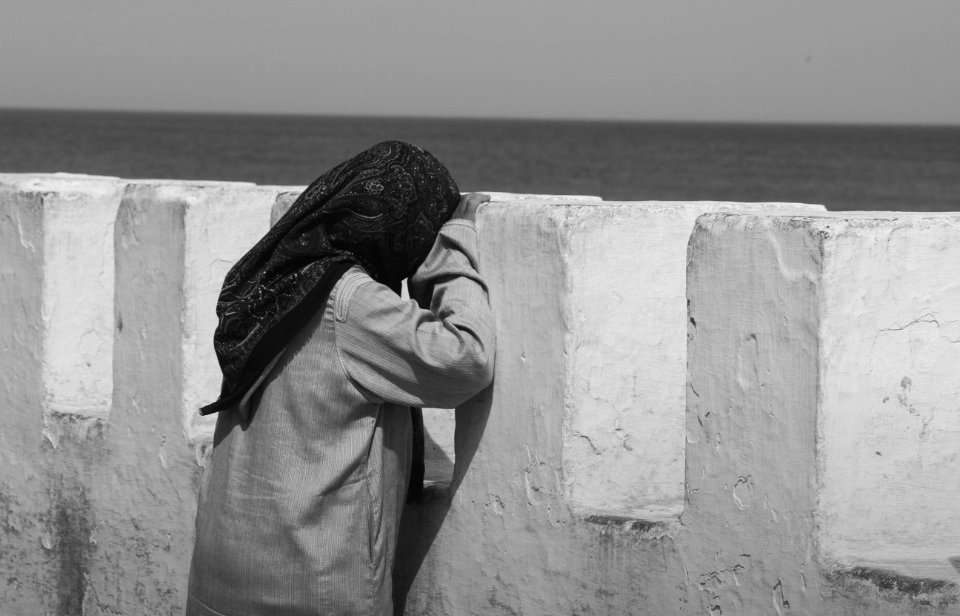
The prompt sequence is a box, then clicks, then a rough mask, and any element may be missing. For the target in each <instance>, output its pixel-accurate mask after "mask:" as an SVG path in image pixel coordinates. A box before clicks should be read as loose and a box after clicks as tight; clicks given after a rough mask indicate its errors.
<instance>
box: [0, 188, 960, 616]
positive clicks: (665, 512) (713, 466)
mask: <svg viewBox="0 0 960 616" xmlns="http://www.w3.org/2000/svg"><path fill="white" fill-rule="evenodd" d="M298 192H299V188H296V187H258V186H253V185H249V184H231V183H204V182H160V181H135V182H128V181H123V180H118V179H115V178H91V177H83V176H64V175H53V176H16V175H0V351H2V353H0V413H2V414H3V417H4V430H3V431H0V461H2V462H3V465H2V467H0V522H2V527H0V614H8V613H9V614H63V615H67V614H176V613H182V609H183V603H184V592H185V586H186V573H187V567H188V564H189V563H188V559H189V555H190V551H191V548H192V542H193V515H194V510H195V507H196V500H195V492H196V486H197V481H198V479H199V475H200V473H201V471H202V466H201V465H202V463H203V460H204V455H205V451H206V449H207V448H208V447H209V440H210V436H211V434H210V432H211V427H212V426H211V425H210V423H209V422H206V421H202V420H199V418H198V417H197V416H196V414H195V412H194V411H195V407H196V406H197V405H198V404H200V403H201V402H203V401H205V400H206V399H210V398H212V397H213V396H215V395H216V392H217V385H218V371H217V367H216V363H215V361H214V360H213V355H212V353H211V352H210V349H209V347H208V346H207V345H206V344H205V343H204V341H205V340H207V341H208V340H209V339H210V336H211V335H212V332H213V328H214V326H215V323H216V321H215V318H214V314H213V302H214V299H215V297H216V294H217V291H218V288H219V284H220V280H221V279H222V276H223V275H224V273H225V272H226V270H227V268H228V267H229V266H230V264H231V263H232V262H233V261H234V260H235V259H236V258H238V257H239V256H240V254H242V252H243V251H244V250H246V248H247V247H248V246H249V245H251V244H252V243H253V242H254V241H255V240H256V239H257V238H258V237H259V236H260V235H261V234H262V233H263V232H264V231H265V230H266V229H267V228H268V225H269V224H270V218H271V216H272V217H274V218H275V217H277V216H279V215H280V214H281V213H282V212H283V211H284V210H285V209H286V207H289V204H290V203H291V202H292V200H293V199H294V198H295V197H296V195H297V194H298ZM493 197H494V199H493V203H492V204H491V205H489V206H487V207H486V208H485V209H484V210H483V211H482V212H481V215H480V220H479V223H478V224H479V227H480V231H481V237H482V240H481V241H482V255H481V258H482V260H483V263H482V265H483V269H484V272H485V274H486V276H487V278H488V281H489V283H490V288H491V297H492V301H493V304H494V309H495V311H496V318H497V322H498V327H499V340H500V348H499V351H498V366H497V376H496V380H495V382H494V385H493V386H492V387H491V389H490V390H488V391H486V392H484V393H483V394H482V395H480V396H478V397H477V398H476V399H474V400H472V401H471V402H470V403H468V404H466V405H464V407H463V408H460V409H457V410H456V412H455V422H454V421H453V415H452V414H451V413H450V412H449V411H448V412H443V411H436V412H435V413H434V415H433V417H434V419H433V420H430V421H431V422H432V423H431V425H430V426H428V428H430V429H432V435H431V436H433V437H434V438H433V441H434V454H435V461H437V462H438V464H439V465H440V466H442V467H443V468H442V471H438V474H437V477H438V478H440V479H442V481H439V485H443V484H445V483H449V487H448V488H445V489H443V488H439V487H438V488H437V489H433V490H430V491H428V498H427V499H426V500H425V501H424V502H422V503H420V504H417V505H415V506H411V507H410V508H408V511H407V515H406V516H405V518H404V521H403V524H404V530H403V533H402V538H401V548H400V554H401V557H400V560H399V562H398V563H397V571H396V578H397V584H396V589H397V599H398V601H397V604H398V606H401V607H402V606H404V605H405V606H406V607H407V613H409V614H438V615H439V614H445V615H460V614H529V615H532V614H551V615H552V614H582V615H583V614H673V613H695V614H702V613H708V614H722V613H728V614H730V613H734V614H736V613H741V614H780V615H781V616H782V615H783V614H786V613H791V612H792V613H808V614H837V615H839V614H864V615H865V614H880V615H885V614H890V615H892V614H926V613H930V614H933V613H937V614H942V613H960V609H958V604H957V598H956V587H955V586H954V585H953V582H954V581H955V576H954V577H952V575H953V574H952V565H950V558H951V557H952V556H954V555H960V550H958V549H955V546H956V534H957V529H956V528H955V524H953V520H954V519H955V516H953V515H952V514H953V512H954V511H955V509H956V507H955V506H953V505H952V503H953V502H954V501H952V500H951V498H954V497H953V494H954V493H956V492H957V487H958V486H956V485H955V484H956V479H955V478H956V477H957V476H960V474H958V473H956V470H958V469H957V468H956V464H957V457H956V456H955V455H954V453H953V452H955V451H956V449H957V447H956V445H957V442H956V434H957V430H956V421H955V419H956V413H955V409H954V406H953V404H954V403H953V402H952V400H955V399H956V395H955V389H956V387H957V384H956V377H955V376H954V375H955V374H956V373H957V370H956V369H955V368H957V367H960V358H958V357H956V356H955V355H954V353H955V351H954V347H956V345H955V344H953V342H954V340H955V339H957V338H960V333H957V332H954V331H953V328H955V326H956V323H960V315H955V314H953V312H952V310H954V309H953V308H952V306H951V304H953V305H960V304H958V303H957V302H956V301H954V300H955V299H960V298H953V295H951V294H955V292H956V285H955V284H954V283H953V282H951V281H950V280H948V279H947V278H945V274H944V272H945V271H948V270H949V271H955V265H953V260H957V256H956V253H955V252H954V250H953V248H952V246H953V245H956V244H957V243H956V242H955V240H954V239H953V236H952V235H951V233H954V229H955V228H956V221H954V220H953V219H952V218H951V217H941V218H939V219H937V220H928V219H927V218H925V217H915V218H912V219H910V220H909V221H906V219H905V218H904V217H901V216H887V217H886V219H885V220H886V221H887V222H884V223H876V224H873V223H871V225H872V226H871V225H867V224H861V223H859V222H850V221H847V220H846V219H842V218H837V217H836V216H832V217H831V216H829V215H826V214H818V213H817V211H818V210H819V209H820V208H818V207H816V206H799V205H790V204H749V205H747V204H718V203H608V202H602V201H599V200H597V199H595V198H588V197H550V196H545V195H509V194H505V193H495V194H494V195H493ZM717 211H726V212H746V213H752V214H753V215H747V214H741V215H718V214H711V215H708V216H706V217H703V218H701V219H700V222H699V223H698V226H697V228H696V230H695V231H694V235H693V238H692V240H691V243H690V250H689V259H688V253H687V240H688V237H689V236H690V233H691V230H693V228H694V221H695V219H696V217H697V216H698V215H700V214H702V213H705V212H717ZM788 211H799V212H802V213H803V215H802V216H793V217H785V216H783V215H782V214H784V213H785V212H788ZM880 218H882V217H880ZM824 221H826V222H824ZM904 263H906V264H912V265H911V266H910V267H907V268H906V269H904V268H903V267H902V264H904ZM858 264H870V267H865V266H864V267H859V266H858ZM891 281H894V282H891ZM884 285H887V286H884ZM888 287H889V288H888ZM894 287H895V288H894ZM944 287H946V290H945V291H941V289H942V288H944ZM951 298H953V299H951ZM687 303H689V311H688V309H687V305H686V304H687ZM868 342H869V344H870V345H871V346H870V348H869V349H867V347H866V346H864V345H866V344H867V343H868ZM867 351H869V352H867ZM885 358H887V359H888V360H887V361H885ZM889 358H893V359H889ZM688 364H689V365H688ZM901 367H902V368H903V370H901V369H900V368H901ZM900 372H903V374H900ZM865 374H866V375H867V376H864V375H865ZM905 377H906V378H905ZM891 379H894V380H895V381H896V382H893V381H892V380H891ZM907 379H909V380H907ZM832 383H836V385H833V384H832ZM951 387H952V388H954V389H950V388H951ZM888 390H889V391H888ZM884 397H888V400H886V401H884V399H883V398H884ZM431 426H432V427H431ZM876 451H880V452H881V454H883V455H881V456H877V455H876V453H875V452H876ZM871 456H873V457H871ZM888 457H889V458H890V459H889V460H887V458H888ZM454 458H455V460H454ZM879 458H883V459H882V460H880V459H879ZM451 460H453V462H452V463H451ZM835 460H839V463H837V462H835ZM898 461H899V462H902V464H900V463H897V462H898ZM850 464H853V465H854V467H853V469H851V468H849V467H848V466H849V465H850ZM451 467H452V470H451ZM438 468H439V466H438ZM904 469H905V471H904V472H905V474H904V475H902V476H897V477H894V478H892V480H891V473H893V472H895V471H896V472H899V471H901V470H904ZM444 473H445V475H444ZM441 475H442V477H441ZM851 477H853V479H851ZM861 480H862V481H861ZM951 482H952V483H951ZM848 488H850V489H853V490H856V499H855V500H853V501H852V500H851V499H849V498H848V499H844V497H843V494H844V490H845V489H848ZM874 494H882V499H881V498H878V497H875V496H873V495H874ZM871 499H872V500H871ZM867 507H869V509H867ZM898 516H899V517H898ZM861 518H862V519H861ZM865 521H869V522H871V523H864V522H865ZM891 528H896V529H897V530H896V531H893V532H895V533H898V534H897V537H898V538H899V539H898V540H899V542H897V541H893V542H891V541H889V539H890V538H891V536H892V535H891V532H892V531H891V530H890V529H891ZM934 529H936V532H939V534H937V535H936V536H934V537H933V538H931V534H932V533H934ZM901 535H902V536H901ZM891 546H892V547H891ZM945 563H946V564H945Z"/></svg>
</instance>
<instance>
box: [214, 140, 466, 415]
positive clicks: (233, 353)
mask: <svg viewBox="0 0 960 616" xmlns="http://www.w3.org/2000/svg"><path fill="white" fill-rule="evenodd" d="M459 200H460V193H459V190H458V188H457V185H456V183H455V182H454V181H453V178H452V177H451V176H450V173H449V172H448V171H447V169H446V167H444V166H443V164H442V163H441V162H440V161H439V160H437V159H436V158H435V157H434V156H433V155H432V154H430V153H429V152H426V151H424V150H422V149H420V148H418V147H416V146H414V145H411V144H408V143H403V142H400V141H385V142H382V143H378V144H377V145H375V146H373V147H371V148H369V149H367V150H365V151H363V152H361V153H360V154H358V155H356V156H355V157H353V158H351V159H350V160H348V161H346V162H343V163H341V164H340V165H337V166H336V167H334V168H333V169H331V170H330V171H328V172H326V173H324V174H323V175H321V176H320V177H319V178H317V179H316V180H314V182H313V183H312V184H310V185H309V186H308V187H307V189H306V190H305V191H304V192H303V193H302V194H301V195H300V196H299V197H298V198H297V200H296V201H295V202H294V203H293V205H292V206H291V207H290V209H289V210H288V211H287V213H286V214H284V215H283V217H282V218H281V219H280V220H279V221H277V224H276V225H274V226H273V227H272V228H271V229H270V231H269V232H268V233H267V234H266V235H265V236H264V237H263V238H262V239H261V240H260V241H259V242H257V244H256V245H255V246H254V247H253V248H251V249H250V251H249V252H247V254H245V255H244V256H243V257H242V258H241V259H240V260H239V261H238V262H237V263H236V264H235V265H234V266H233V267H232V268H231V269H230V271H229V272H228V273H227V276H226V278H225V280H224V283H223V288H222V290H221V291H220V297H219V299H218V301H217V316H218V318H219V324H218V325H217V329H216V332H215V334H214V338H213V345H214V349H215V351H216V354H217V359H218V360H219V362H220V369H221V370H222V372H223V385H222V387H221V391H220V397H219V398H218V399H217V400H216V401H215V402H213V403H211V404H208V405H207V406H205V407H203V408H201V409H200V414H201V415H208V414H211V413H216V412H218V411H221V410H224V409H227V408H230V407H231V406H234V405H235V404H236V403H238V402H239V401H240V400H241V398H242V397H243V396H244V395H245V394H246V393H247V391H248V390H249V389H250V387H251V385H252V384H253V383H254V381H256V379H257V377H258V376H259V375H260V373H261V371H262V370H263V369H264V368H265V367H266V366H267V365H268V364H269V363H270V361H271V360H272V359H273V358H274V357H275V356H276V355H277V354H278V353H279V352H280V351H282V350H283V348H284V347H285V346H286V344H287V343H288V342H289V341H290V340H291V339H292V338H293V336H294V335H295V334H296V333H297V331H299V330H300V329H301V328H302V327H303V326H304V325H305V324H306V323H307V322H308V321H309V320H310V319H311V318H312V317H313V316H314V315H315V314H316V311H317V310H319V309H321V308H322V307H323V305H324V302H325V301H326V299H327V296H328V295H329V293H330V290H331V289H332V288H333V285H334V284H335V283H336V282H337V280H338V279H339V278H340V276H341V275H342V274H343V273H344V272H345V271H346V270H347V269H348V268H350V267H351V266H353V265H359V266H361V267H362V268H363V269H364V270H365V271H366V272H367V274H369V275H370V277H371V278H373V279H374V280H376V281H377V282H380V283H382V284H384V285H387V286H388V287H390V288H391V289H393V290H394V291H396V292H399V289H400V283H401V281H402V280H403V279H404V278H407V277H408V276H410V275H412V274H413V272H415V271H416V269H417V267H418V266H419V265H420V263H422V261H423V260H424V259H425V258H426V255H427V253H428V252H429V251H430V248H431V247H432V246H433V243H434V241H435V240H436V237H437V234H438V233H439V231H440V227H441V226H442V225H443V223H445V222H446V221H447V220H449V218H450V216H451V215H452V214H453V210H454V209H456V207H457V204H458V203H459Z"/></svg>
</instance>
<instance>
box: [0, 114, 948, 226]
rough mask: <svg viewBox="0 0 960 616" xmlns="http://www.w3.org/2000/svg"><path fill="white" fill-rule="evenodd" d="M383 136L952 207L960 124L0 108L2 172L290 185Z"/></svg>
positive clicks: (526, 161) (706, 180)
mask: <svg viewBox="0 0 960 616" xmlns="http://www.w3.org/2000/svg"><path fill="white" fill-rule="evenodd" d="M384 139H401V140H404V141H411V142H414V143H417V144H419V145H421V146H423V147H424V148H426V149H428V150H430V151H431V152H433V153H434V154H436V155H437V156H438V157H439V158H440V159H441V160H443V161H444V162H445V163H446V164H447V166H448V167H449V168H450V170H451V172H452V173H453V175H454V177H455V178H456V179H457V182H458V184H459V185H460V187H461V189H462V190H477V189H486V190H498V191H508V192H535V193H554V194H589V195H599V196H602V197H603V198H604V199H610V200H651V199H653V200H719V201H794V202H806V203H822V204H824V205H826V206H827V207H829V208H830V209H833V210H844V209H848V210H849V209H857V210H863V209H881V210H917V211H923V210H927V211H960V127H876V126H814V125H750V124H681V123H641V122H558V121H521V120H461V119H456V120H452V119H401V118H365V117H327V116H270V115H214V114H168V113H162V114H161V113H116V112H64V111H19V110H0V171H3V172H54V171H68V172H74V173H91V174H100V175H114V176H120V177H124V178H177V179H204V180H235V181H247V182H255V183H258V184H290V185H304V184H307V183H309V182H310V181H311V180H313V179H314V178H315V177H316V176H317V175H319V174H320V173H321V172H323V171H324V170H326V169H328V168H330V167H331V166H333V165H334V164H336V163H338V162H340V161H342V160H344V159H346V158H348V157H350V156H352V155H353V154H355V153H357V152H359V151H360V150H362V149H364V148H366V147H368V146H370V145H372V144H373V143H376V142H377V141H382V140H384Z"/></svg>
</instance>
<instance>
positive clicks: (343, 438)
mask: <svg viewBox="0 0 960 616" xmlns="http://www.w3.org/2000/svg"><path fill="white" fill-rule="evenodd" d="M487 199H488V197H486V196H485V195H476V194H468V195H460V193H459V191H458V189H457V186H456V183H455V182H454V181H453V179H452V178H451V177H450V174H449V173H448V171H447V170H446V168H445V167H444V166H443V165H442V164H441V163H440V162H439V161H438V160H437V159H436V158H435V157H434V156H432V155H431V154H429V153H428V152H426V151H424V150H422V149H420V148H418V147H416V146H413V145H410V144H406V143H402V142H397V141H389V142H384V143H379V144H377V145H375V146H373V147H372V148H370V149H368V150H365V151H364V152H361V153H360V154H358V155H357V156H355V157H354V158H352V159H350V160H348V161H346V162H344V163H342V164H340V165H338V166H337V167H335V168H333V169H332V170H330V171H328V172H327V173H325V174H323V175H322V176H320V177H319V178H318V179H317V180H316V181H314V182H313V183H312V184H311V185H310V186H308V187H307V189H306V190H305V191H304V192H303V194H301V195H300V197H299V198H298V199H297V200H296V202H295V203H294V204H293V206H292V207H291V208H290V210H289V211H288V212H287V213H286V214H285V215H284V216H283V217H282V218H281V219H280V220H279V221H278V222H277V224H276V225H274V227H273V228H272V229H271V230H270V231H269V232H268V233H267V235H266V236H264V238H263V239H261V240H260V241H259V242H258V243H257V244H256V245H255V246H254V247H253V248H252V249H251V250H250V251H249V252H248V253H247V254H246V255H245V256H244V257H243V258H241V259H240V260H239V261H238V262H237V264H236V265H235V266H234V267H233V268H232V269H231V270H230V272H229V273H228V274H227V277H226V279H225V281H224V285H223V289H222V291H221V294H220V297H219V300H218V303H217V313H218V316H219V324H218V327H217V331H216V333H215V336H214V347H215V349H216V351H217V356H218V359H219V361H220V365H221V369H222V371H223V385H222V388H221V393H220V397H219V399H218V400H217V401H216V402H214V403H212V404H210V405H208V406H206V407H204V408H203V409H201V413H203V414H209V413H213V412H218V413H219V415H218V416H217V425H216V430H215V434H214V446H213V450H212V453H211V456H210V459H209V461H208V463H207V465H206V467H205V469H204V472H203V476H202V479H201V485H200V491H199V502H198V507H197V517H196V542H195V546H194V552H193V558H192V561H191V566H190V575H189V589H188V597H187V609H186V613H187V614H188V615H189V616H216V615H229V616H241V615H253V614H264V615H265V614H270V615H275V616H280V615H287V614H289V615H293V614H297V615H306V614H323V615H338V616H339V615H351V614H363V615H370V614H392V613H393V612H392V609H393V608H392V596H391V593H392V584H391V573H392V568H393V563H394V554H395V548H396V544H397V533H398V527H399V517H400V515H401V512H402V508H403V504H404V501H405V493H406V490H407V485H408V484H407V482H408V477H409V475H410V467H411V440H412V439H411V419H410V417H411V414H410V407H424V406H427V407H440V408H451V407H454V406H457V405H459V404H461V403H462V402H464V401H465V400H467V399H469V398H470V397H472V396H474V395H475V394H477V393H478V392H479V391H480V390H482V389H484V388H485V387H487V386H488V385H489V384H490V382H491V379H492V373H493V361H494V352H495V334H494V321H493V317H492V315H491V311H490V307H489V302H488V298H487V288H486V285H485V284H484V281H483V278H482V277H481V276H480V274H479V272H478V253H477V236H476V230H475V228H474V219H475V216H476V212H477V208H478V207H479V205H480V204H481V203H483V202H484V201H485V200H487ZM405 278H409V289H410V295H411V297H413V298H414V299H413V300H407V301H405V300H403V299H401V298H400V296H399V295H398V292H399V290H400V284H401V281H402V280H403V279H405Z"/></svg>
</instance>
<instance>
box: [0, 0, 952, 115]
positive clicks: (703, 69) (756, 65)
mask: <svg viewBox="0 0 960 616" xmlns="http://www.w3.org/2000/svg"><path fill="white" fill-rule="evenodd" d="M0 107H7V108H11V107H14V108H24V107H25V108H80V109H111V110H121V109H122V110H156V111H216V112H220V111H227V112H258V113H306V114H349V115H389V116H395V115H399V116H450V117H516V118H544V119H553V118H570V119H625V120H679V121H687V120H693V121H734V122H740V121H747V122H754V121H756V122H841V123H850V122H853V123H899V124H960V1H958V0H899V1H894V0H796V1H789V0H709V1H708V0H657V1H644V0H472V1H465V0H310V1H307V0H272V1H271V2H261V1H255V0H163V1H154V0H83V1H82V2H77V1H76V0H3V3H2V8H0Z"/></svg>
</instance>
